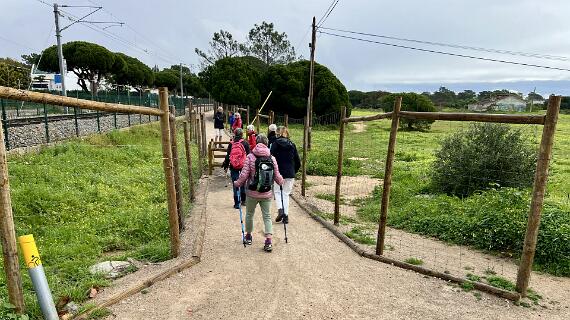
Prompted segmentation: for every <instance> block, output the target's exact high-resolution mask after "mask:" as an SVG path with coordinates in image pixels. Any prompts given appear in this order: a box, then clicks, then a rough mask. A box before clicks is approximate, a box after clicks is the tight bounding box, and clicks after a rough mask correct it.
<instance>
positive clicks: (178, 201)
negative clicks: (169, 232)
mask: <svg viewBox="0 0 570 320" xmlns="http://www.w3.org/2000/svg"><path fill="white" fill-rule="evenodd" d="M171 111H173V112H174V113H172V115H170V116H169V117H168V118H169V124H170V146H171V148H172V166H173V167H172V169H173V171H174V189H175V190H176V212H178V230H179V231H182V230H184V209H183V208H182V184H181V183H180V163H179V161H178V139H177V137H176V116H175V114H176V108H175V107H174V106H173V107H172V110H171Z"/></svg>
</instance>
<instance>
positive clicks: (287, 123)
mask: <svg viewBox="0 0 570 320" xmlns="http://www.w3.org/2000/svg"><path fill="white" fill-rule="evenodd" d="M284 122H285V125H284V126H285V127H288V126H289V115H288V114H285V118H284Z"/></svg>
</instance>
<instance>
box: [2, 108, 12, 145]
mask: <svg viewBox="0 0 570 320" xmlns="http://www.w3.org/2000/svg"><path fill="white" fill-rule="evenodd" d="M0 104H1V105H2V126H3V127H4V142H5V144H6V150H10V139H9V138H8V121H7V119H6V105H5V104H4V99H0Z"/></svg>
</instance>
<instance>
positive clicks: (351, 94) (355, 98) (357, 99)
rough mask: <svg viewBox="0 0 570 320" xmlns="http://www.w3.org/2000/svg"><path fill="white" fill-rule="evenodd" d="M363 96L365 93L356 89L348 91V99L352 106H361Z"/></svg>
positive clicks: (364, 96)
mask: <svg viewBox="0 0 570 320" xmlns="http://www.w3.org/2000/svg"><path fill="white" fill-rule="evenodd" d="M364 98H366V93H365V92H362V91H358V90H350V91H348V100H349V101H350V104H352V105H353V106H354V107H363V102H364Z"/></svg>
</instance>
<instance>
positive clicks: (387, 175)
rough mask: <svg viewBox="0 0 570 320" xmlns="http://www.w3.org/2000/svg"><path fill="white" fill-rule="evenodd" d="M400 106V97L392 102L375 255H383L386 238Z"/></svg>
mask: <svg viewBox="0 0 570 320" xmlns="http://www.w3.org/2000/svg"><path fill="white" fill-rule="evenodd" d="M401 106H402V97H397V98H396V101H394V111H393V112H392V128H391V129H390V141H389V142H388V154H387V155H386V169H385V171H384V182H383V188H382V203H381V205H380V221H379V223H378V235H377V238H376V254H377V255H382V254H384V240H385V237H386V217H387V216H388V207H389V206H390V188H391V187H392V167H393V165H394V155H395V150H396V135H397V134H398V125H399V122H400V121H399V120H400V118H399V117H398V113H399V112H400V108H401Z"/></svg>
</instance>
